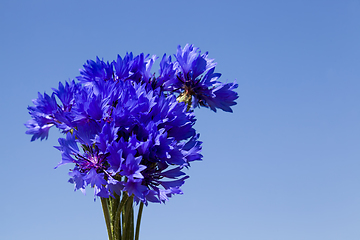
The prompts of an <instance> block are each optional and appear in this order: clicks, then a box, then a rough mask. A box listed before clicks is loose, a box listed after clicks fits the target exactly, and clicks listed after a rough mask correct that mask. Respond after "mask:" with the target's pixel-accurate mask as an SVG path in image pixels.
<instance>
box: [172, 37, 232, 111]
mask: <svg viewBox="0 0 360 240" xmlns="http://www.w3.org/2000/svg"><path fill="white" fill-rule="evenodd" d="M175 58H176V62H175V64H174V67H175V69H176V80H174V79H172V80H171V84H172V89H173V91H176V92H179V93H180V95H179V96H178V100H179V101H181V102H185V103H186V104H187V105H188V108H190V106H192V107H198V106H204V107H208V108H210V109H211V110H213V111H214V112H216V109H217V108H220V109H222V110H224V111H225V112H232V109H231V108H230V107H231V106H233V105H235V104H236V102H235V100H236V99H237V98H238V94H237V93H236V92H235V91H234V89H236V88H237V87H238V85H237V84H236V83H222V82H220V81H218V78H219V77H220V76H221V74H220V73H214V71H215V66H216V63H214V62H213V61H214V60H213V59H209V58H208V52H206V53H204V54H201V52H200V50H199V49H198V48H195V47H194V46H193V45H188V44H186V45H185V47H184V48H183V49H181V47H180V46H178V50H177V53H176V55H175Z"/></svg>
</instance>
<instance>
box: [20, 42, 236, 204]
mask: <svg viewBox="0 0 360 240" xmlns="http://www.w3.org/2000/svg"><path fill="white" fill-rule="evenodd" d="M149 56H150V55H144V54H143V53H141V54H139V55H137V56H133V54H132V53H126V55H125V57H124V58H121V57H120V56H118V57H117V60H116V61H112V62H110V63H109V62H105V61H103V60H101V59H99V58H97V59H96V61H93V60H88V61H87V62H86V64H85V65H84V68H83V69H82V70H80V76H79V77H77V79H78V81H79V83H76V82H75V81H71V82H66V83H65V84H63V83H59V87H58V89H53V91H54V92H53V93H52V94H51V95H47V94H44V95H42V94H40V93H39V94H38V98H37V99H35V100H33V103H34V106H31V107H28V109H29V113H30V115H31V117H32V119H31V120H29V121H28V122H27V123H26V124H25V126H26V127H27V128H28V130H27V132H26V133H27V134H30V135H32V139H31V140H32V141H34V140H35V139H41V140H42V139H45V138H47V137H48V133H49V129H50V128H51V127H53V126H55V127H56V128H58V129H60V130H61V132H62V133H63V134H65V135H66V136H65V138H59V146H57V147H56V148H57V149H58V150H59V151H60V152H61V156H62V157H61V161H60V163H59V164H58V165H57V166H56V168H57V167H58V166H60V165H64V164H73V168H72V169H71V170H70V172H69V176H70V179H69V182H70V183H73V184H74V188H75V190H80V191H82V192H84V193H85V188H86V187H87V186H90V187H92V188H94V194H95V196H99V197H104V198H108V197H110V196H114V194H118V195H120V194H121V192H127V193H128V195H129V196H131V195H132V196H133V197H134V200H135V201H137V202H138V201H142V202H144V203H146V204H147V203H148V202H159V203H161V202H165V201H167V200H168V199H169V198H170V197H171V196H172V195H174V194H182V191H181V186H182V185H183V184H184V182H185V180H186V179H187V178H188V177H189V176H187V175H186V173H185V172H184V169H186V168H188V167H190V163H191V162H192V161H197V160H201V159H202V155H201V144H202V142H200V141H199V140H198V139H199V134H198V133H196V131H195V129H194V128H193V126H194V124H195V121H196V120H195V115H194V113H193V111H188V106H189V104H190V103H191V104H192V105H193V106H194V107H196V106H205V107H210V108H211V109H212V110H213V111H216V109H217V108H220V109H222V110H224V111H228V112H231V111H232V110H231V108H230V107H231V106H233V105H235V104H236V103H235V99H237V97H238V96H237V93H236V92H234V89H235V88H236V87H237V84H229V83H227V84H224V83H221V82H219V81H217V79H218V78H219V77H220V74H219V73H214V67H215V65H216V64H215V63H214V62H213V59H209V58H208V57H207V53H205V54H201V53H200V51H199V49H197V48H194V47H193V46H192V45H186V46H185V47H184V49H181V48H180V46H179V47H178V51H177V54H176V55H175V58H176V61H175V62H172V61H171V57H167V56H166V55H164V56H163V58H162V60H161V62H160V69H159V77H155V76H154V74H152V73H151V68H152V66H153V64H154V61H155V59H156V57H155V56H152V57H149ZM175 93H176V95H175ZM189 99H190V100H189Z"/></svg>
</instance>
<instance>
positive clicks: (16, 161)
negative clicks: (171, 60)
mask: <svg viewBox="0 0 360 240" xmlns="http://www.w3.org/2000/svg"><path fill="white" fill-rule="evenodd" d="M0 36H1V38H0V39H1V40H0V41H1V44H0V56H1V58H0V74H1V75H0V79H1V86H2V87H1V94H0V113H1V118H0V128H1V138H0V146H1V160H0V161H1V164H0V170H1V174H0V182H1V191H0V196H1V197H0V239H4V240H12V239H27V240H43V239H44V240H48V239H52V240H63V239H69V240H71V239H77V240H79V239H80V240H81V239H86V240H99V239H106V238H107V233H106V227H105V221H104V218H103V215H102V209H101V204H100V201H99V200H98V201H96V202H94V201H93V191H92V189H89V190H88V191H87V195H86V196H84V195H83V194H82V193H81V192H75V193H74V192H73V185H72V184H70V183H67V180H68V175H67V172H68V169H69V168H71V166H66V165H65V166H61V167H60V168H59V169H57V170H54V169H53V168H54V167H55V166H56V165H57V163H58V162H59V161H60V158H61V156H60V152H59V151H58V150H56V149H55V148H53V146H55V145H58V144H57V139H58V137H60V134H59V133H58V132H57V130H56V129H52V131H51V132H50V136H49V139H48V140H47V141H42V142H40V141H36V142H30V138H31V137H30V136H29V135H25V131H26V128H25V127H24V125H23V124H24V123H25V122H26V121H27V120H28V119H29V118H30V116H29V114H28V112H27V109H26V108H27V106H28V105H32V102H31V100H32V99H34V98H36V97H37V92H38V91H39V92H42V93H43V92H44V91H45V92H47V93H51V88H52V87H57V86H58V82H59V81H62V82H64V81H65V80H68V79H73V78H75V77H76V76H78V75H79V69H80V68H82V65H83V64H84V63H85V61H86V60H87V59H94V58H95V57H96V56H99V57H100V58H103V59H104V60H109V61H112V60H113V59H115V58H116V56H117V54H120V55H122V56H124V54H125V53H126V52H130V51H132V52H133V53H134V54H139V53H141V52H144V53H150V54H156V55H157V56H162V55H163V54H164V53H167V54H174V53H175V52H176V47H177V45H179V44H180V45H181V46H184V45H185V44H186V43H192V44H194V45H195V46H197V47H199V48H200V49H201V50H202V51H203V52H205V51H209V56H210V57H211V58H214V59H215V61H216V62H217V63H218V65H217V68H216V70H217V71H218V72H221V73H222V74H223V75H222V77H221V79H222V80H223V81H231V82H232V81H234V80H235V79H236V81H237V83H238V84H239V88H238V93H239V99H238V104H237V105H236V106H235V107H234V108H233V110H234V113H232V114H230V113H225V112H222V111H220V112H218V113H213V112H211V111H210V110H208V109H197V111H196V115H197V119H198V120H197V123H196V125H195V126H196V129H197V131H199V132H200V134H201V140H202V141H203V142H204V144H203V155H204V159H203V161H202V162H194V163H193V164H192V167H191V168H190V169H189V171H188V174H189V175H190V178H189V179H188V180H187V181H186V183H185V185H184V187H183V191H184V195H178V196H175V197H173V198H172V199H171V200H170V201H169V202H168V203H167V204H165V205H163V204H162V205H159V204H150V205H149V206H148V207H147V208H145V209H144V214H143V221H142V227H141V240H153V239H154V240H155V239H156V240H183V239H189V240H193V239H194V240H203V239H204V240H219V239H221V240H223V239H225V240H238V239H244V240H245V239H246V240H339V239H341V240H343V239H344V240H358V239H360V227H359V226H360V171H359V170H360V148H359V144H360V94H359V92H360V81H359V80H360V1H359V0H341V1H340V0H339V1H329V0H324V1H319V0H311V1H310V0H309V1H240V0H239V1H229V0H221V1H219V0H217V1H213V0H209V1H198V0H192V1H171V0H168V1H165V0H163V1H159V0H153V1H145V0H132V1H124V0H102V1H100V0H97V1H94V0H87V1H83V0H76V1H74V0H72V1H70V0H62V1H46V0H43V1H39V0H31V1H25V0H23V1H18V0H11V1H5V0H1V1H0ZM158 63H159V61H157V63H156V64H158ZM155 70H156V68H154V71H155Z"/></svg>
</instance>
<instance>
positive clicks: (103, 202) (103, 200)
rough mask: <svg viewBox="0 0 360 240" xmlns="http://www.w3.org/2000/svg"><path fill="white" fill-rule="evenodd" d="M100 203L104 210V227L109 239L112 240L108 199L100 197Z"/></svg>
mask: <svg viewBox="0 0 360 240" xmlns="http://www.w3.org/2000/svg"><path fill="white" fill-rule="evenodd" d="M101 205H102V208H103V212H104V217H105V222H106V228H107V232H108V235H109V240H112V229H111V221H110V213H109V206H108V199H106V198H101Z"/></svg>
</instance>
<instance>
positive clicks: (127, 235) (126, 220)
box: [122, 196, 134, 240]
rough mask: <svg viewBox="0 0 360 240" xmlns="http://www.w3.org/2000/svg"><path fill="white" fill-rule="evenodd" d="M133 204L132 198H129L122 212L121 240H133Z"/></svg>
mask: <svg viewBox="0 0 360 240" xmlns="http://www.w3.org/2000/svg"><path fill="white" fill-rule="evenodd" d="M133 202H134V196H131V197H129V199H128V201H127V202H126V206H125V207H124V209H123V210H122V213H123V214H122V217H123V223H122V226H123V240H133V239H134V222H133V221H134V213H133Z"/></svg>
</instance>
